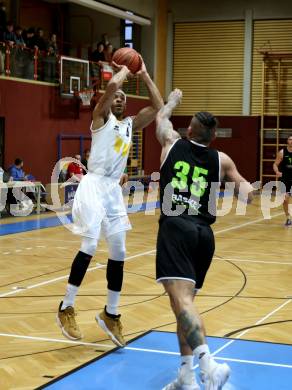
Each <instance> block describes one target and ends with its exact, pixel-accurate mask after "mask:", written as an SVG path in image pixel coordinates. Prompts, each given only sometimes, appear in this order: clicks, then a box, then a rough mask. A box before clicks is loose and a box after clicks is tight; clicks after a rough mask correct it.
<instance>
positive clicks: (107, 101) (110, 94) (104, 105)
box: [92, 63, 130, 129]
mask: <svg viewBox="0 0 292 390" xmlns="http://www.w3.org/2000/svg"><path fill="white" fill-rule="evenodd" d="M113 65H114V67H115V68H116V69H117V70H118V72H117V73H116V74H115V75H114V76H113V77H112V78H111V80H110V81H109V82H108V84H107V87H106V90H105V92H104V94H103V95H102V97H101V98H100V99H99V101H98V103H97V105H96V106H95V108H94V110H93V114H92V120H93V124H92V127H93V129H98V128H99V127H101V126H103V125H104V122H105V120H106V119H107V117H108V115H109V112H110V108H111V105H112V103H113V100H114V97H115V93H116V92H117V90H118V89H119V88H121V86H122V85H123V82H124V80H125V79H126V77H127V76H128V75H129V74H130V71H129V69H128V68H127V67H126V66H125V65H117V64H115V63H113Z"/></svg>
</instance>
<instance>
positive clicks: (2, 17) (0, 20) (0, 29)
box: [0, 1, 7, 41]
mask: <svg viewBox="0 0 292 390" xmlns="http://www.w3.org/2000/svg"><path fill="white" fill-rule="evenodd" d="M6 21H7V20H6V5H5V3H4V2H3V1H1V2H0V41H2V39H3V33H4V30H5V27H6Z"/></svg>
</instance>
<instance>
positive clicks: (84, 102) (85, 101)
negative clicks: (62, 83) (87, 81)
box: [79, 89, 94, 106]
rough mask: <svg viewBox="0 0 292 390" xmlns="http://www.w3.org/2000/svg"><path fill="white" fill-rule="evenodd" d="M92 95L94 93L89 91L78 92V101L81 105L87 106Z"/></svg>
mask: <svg viewBox="0 0 292 390" xmlns="http://www.w3.org/2000/svg"><path fill="white" fill-rule="evenodd" d="M93 95H94V91H92V90H90V89H86V90H84V91H80V92H79V96H80V99H81V100H82V105H83V106H89V105H90V101H91V98H92V96H93Z"/></svg>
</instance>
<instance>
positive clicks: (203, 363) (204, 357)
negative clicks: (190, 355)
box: [194, 344, 215, 371]
mask: <svg viewBox="0 0 292 390" xmlns="http://www.w3.org/2000/svg"><path fill="white" fill-rule="evenodd" d="M194 355H195V357H196V358H197V359H198V360H199V366H200V370H201V371H207V370H208V369H210V366H212V365H213V364H214V363H215V361H214V359H213V357H212V355H211V353H210V350H209V347H208V345H207V344H202V345H199V346H198V347H197V348H196V349H194Z"/></svg>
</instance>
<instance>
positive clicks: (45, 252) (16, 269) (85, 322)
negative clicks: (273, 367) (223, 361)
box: [0, 197, 292, 390]
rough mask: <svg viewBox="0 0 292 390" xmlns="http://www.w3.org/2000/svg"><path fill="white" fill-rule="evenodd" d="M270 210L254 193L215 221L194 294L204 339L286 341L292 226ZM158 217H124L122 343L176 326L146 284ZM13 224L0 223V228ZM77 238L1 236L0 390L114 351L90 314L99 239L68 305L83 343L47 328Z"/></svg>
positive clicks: (95, 296)
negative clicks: (205, 267)
mask: <svg viewBox="0 0 292 390" xmlns="http://www.w3.org/2000/svg"><path fill="white" fill-rule="evenodd" d="M153 214H154V213H153ZM271 215H272V218H271V219H270V220H266V219H264V218H263V214H262V211H261V208H260V198H259V197H257V198H256V200H255V202H254V204H252V205H250V206H249V208H248V212H247V215H245V216H236V215H235V204H234V205H233V211H232V212H231V213H229V214H228V215H226V216H224V217H219V218H218V221H217V223H216V224H215V225H214V231H215V235H216V252H215V257H214V261H213V263H212V265H211V268H210V271H209V273H208V276H207V280H206V283H205V285H204V288H203V289H202V291H201V292H200V294H199V295H198V297H197V298H196V302H197V305H198V308H199V311H200V313H201V314H202V317H203V319H204V321H205V325H206V329H207V334H208V335H212V336H230V337H239V338H242V339H250V340H262V341H270V342H278V343H287V344H291V334H292V315H291V313H292V311H291V309H292V284H291V280H292V256H291V242H292V228H290V229H289V228H288V229H287V228H285V227H284V226H283V223H284V214H283V212H282V208H281V207H280V208H276V209H273V210H272V212H271ZM158 216H159V211H158V210H157V211H156V213H155V215H147V216H145V214H144V212H140V213H136V214H132V215H130V219H131V221H132V224H133V230H132V231H131V232H130V233H129V234H128V238H127V259H128V260H127V264H126V267H125V270H126V273H125V279H124V288H123V294H122V298H121V312H122V320H123V325H124V333H125V336H126V339H127V340H131V339H132V338H134V337H136V336H138V335H140V334H142V333H143V332H145V331H147V330H149V329H157V330H166V331H175V321H174V316H173V315H172V313H171V311H170V309H169V303H168V298H167V297H166V296H165V295H164V294H163V290H162V287H161V286H160V285H157V284H156V283H155V280H154V277H155V242H156V233H157V220H158ZM47 217H48V215H46V216H45V217H43V216H42V217H40V218H47ZM35 218H36V217H30V218H28V219H35ZM19 220H20V219H11V218H10V219H9V220H4V219H2V220H1V230H2V232H3V231H5V224H8V223H9V224H11V223H14V222H15V221H19ZM79 243H80V241H79V239H78V237H76V236H73V235H72V234H71V233H70V231H69V230H67V229H66V228H65V227H63V226H57V227H52V228H45V229H41V230H33V231H26V232H22V233H17V234H9V235H1V236H0V258H1V274H0V298H1V299H0V389H1V390H4V389H5V390H6V389H9V390H10V389H13V390H14V389H23V390H24V389H33V388H36V387H37V386H40V385H42V384H44V383H47V382H49V381H51V380H52V378H56V377H58V376H60V375H61V374H64V373H65V372H68V371H69V370H71V369H73V368H75V367H77V366H79V365H81V364H83V363H85V362H87V361H89V360H91V359H93V358H95V357H96V356H98V355H100V354H102V353H103V352H105V351H108V350H110V349H111V348H114V345H113V344H112V343H111V342H110V341H109V340H107V339H106V337H105V335H104V334H103V332H102V331H101V330H100V329H99V328H98V327H97V325H96V323H95V320H94V316H95V313H96V311H97V310H98V311H100V310H102V308H103V307H104V304H105V299H106V297H105V295H106V283H105V265H106V261H107V251H106V245H105V244H104V243H103V242H102V243H101V245H100V246H99V250H98V252H97V254H96V256H95V257H94V259H93V260H92V263H91V266H90V269H89V271H88V273H87V275H86V277H85V280H84V282H83V285H82V287H81V289H80V293H79V296H78V298H77V302H76V309H77V312H78V317H77V321H78V323H79V325H80V327H81V329H82V331H83V334H84V338H83V340H82V342H79V343H76V342H71V341H69V340H66V339H65V338H64V337H63V336H62V334H61V332H60V329H59V328H58V327H57V325H56V322H55V316H56V311H57V307H58V304H59V302H60V300H61V299H62V297H63V294H64V290H65V285H66V280H67V275H68V272H69V270H70V266H71V262H72V259H73V257H74V256H75V253H76V251H78V249H79ZM95 343H99V344H103V345H105V344H106V345H108V346H107V347H100V346H96V345H94V344H95Z"/></svg>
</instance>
